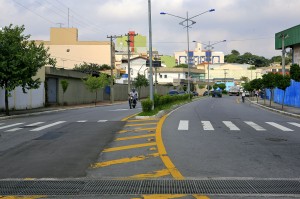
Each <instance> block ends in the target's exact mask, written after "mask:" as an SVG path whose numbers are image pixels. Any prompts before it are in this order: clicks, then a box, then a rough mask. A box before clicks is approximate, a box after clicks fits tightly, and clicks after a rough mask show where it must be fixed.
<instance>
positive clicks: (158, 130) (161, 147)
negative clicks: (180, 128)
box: [156, 115, 184, 180]
mask: <svg viewBox="0 0 300 199" xmlns="http://www.w3.org/2000/svg"><path fill="white" fill-rule="evenodd" d="M167 116H168V115H164V116H163V117H162V118H161V119H160V120H159V122H158V125H157V128H156V143H157V149H158V153H159V154H160V157H161V159H162V161H163V163H164V164H165V166H166V167H167V169H168V170H169V172H170V173H171V175H172V176H173V178H175V179H176V180H182V179H184V177H183V175H182V174H181V173H180V172H179V170H178V169H177V168H176V167H175V165H174V164H173V163H172V161H171V159H170V158H169V156H168V155H167V151H166V148H165V146H164V143H163V140H162V135H161V132H162V126H163V123H164V121H165V120H166V118H167Z"/></svg>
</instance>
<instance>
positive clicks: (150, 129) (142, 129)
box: [118, 127, 156, 133]
mask: <svg viewBox="0 0 300 199" xmlns="http://www.w3.org/2000/svg"><path fill="white" fill-rule="evenodd" d="M155 129H156V127H155V128H139V129H130V130H121V131H119V132H118V133H128V132H137V131H154V130H155Z"/></svg>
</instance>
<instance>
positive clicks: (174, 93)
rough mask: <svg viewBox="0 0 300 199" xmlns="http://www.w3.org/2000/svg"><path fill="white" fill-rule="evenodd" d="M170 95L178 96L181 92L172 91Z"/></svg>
mask: <svg viewBox="0 0 300 199" xmlns="http://www.w3.org/2000/svg"><path fill="white" fill-rule="evenodd" d="M168 94H169V95H178V94H179V92H178V91H177V90H170V91H169V93H168Z"/></svg>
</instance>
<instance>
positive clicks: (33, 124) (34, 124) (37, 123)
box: [26, 122, 44, 126]
mask: <svg viewBox="0 0 300 199" xmlns="http://www.w3.org/2000/svg"><path fill="white" fill-rule="evenodd" d="M43 123H44V122H36V123H32V124H28V125H26V126H36V125H39V124H43Z"/></svg>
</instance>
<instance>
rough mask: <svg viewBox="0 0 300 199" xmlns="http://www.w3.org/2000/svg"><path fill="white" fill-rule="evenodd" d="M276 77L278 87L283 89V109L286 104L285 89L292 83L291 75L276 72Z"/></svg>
mask: <svg viewBox="0 0 300 199" xmlns="http://www.w3.org/2000/svg"><path fill="white" fill-rule="evenodd" d="M275 75H276V76H275V78H276V82H277V83H276V85H277V88H279V89H281V90H283V97H282V105H281V109H282V110H283V105H284V98H285V91H286V88H287V87H289V86H290V85H291V77H290V76H289V75H285V76H283V75H281V74H275Z"/></svg>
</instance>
